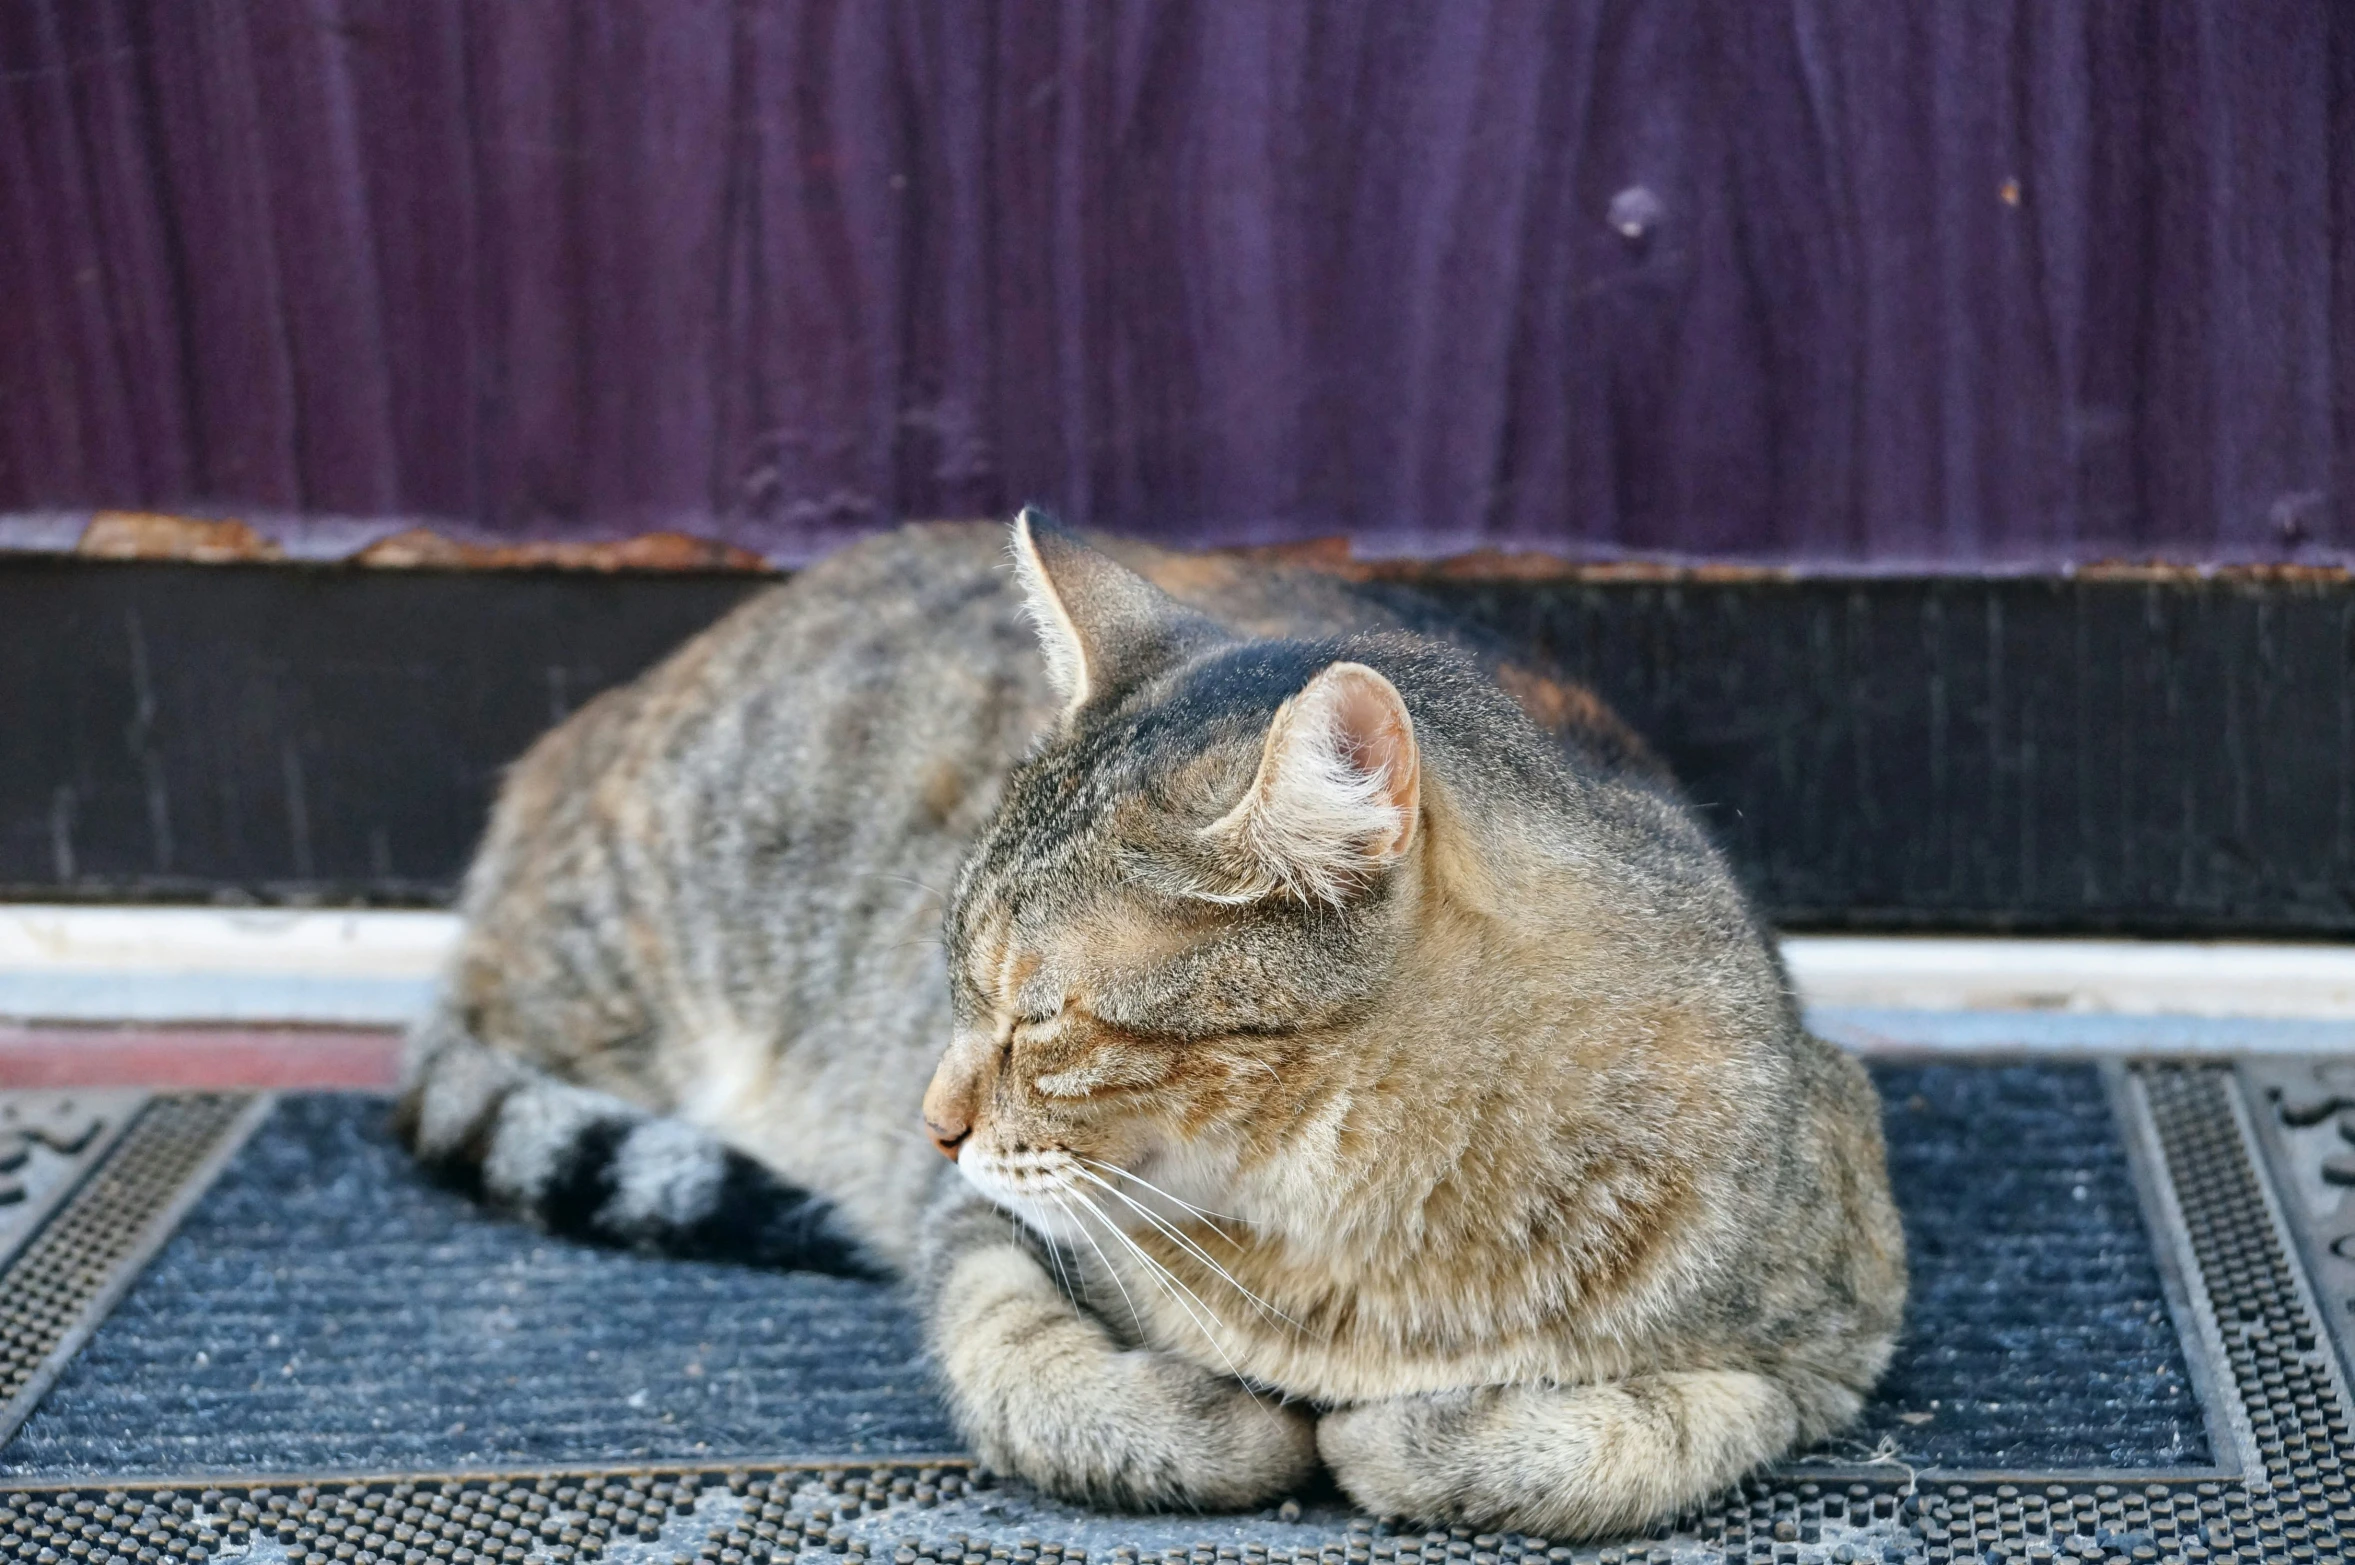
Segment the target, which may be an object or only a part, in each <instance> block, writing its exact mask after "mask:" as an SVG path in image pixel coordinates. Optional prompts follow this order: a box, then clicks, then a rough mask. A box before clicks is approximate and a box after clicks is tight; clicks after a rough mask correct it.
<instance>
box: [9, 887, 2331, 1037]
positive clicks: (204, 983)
mask: <svg viewBox="0 0 2355 1565" xmlns="http://www.w3.org/2000/svg"><path fill="white" fill-rule="evenodd" d="M457 929H458V921H457V919H456V917H455V916H454V915H452V914H448V913H432V912H373V911H370V912H360V911H343V910H332V911H305V910H292V909H266V910H262V909H214V908H153V907H101V906H49V905H38V904H25V903H18V904H0V1017H13V1018H20V1019H37V1020H44V1021H103V1020H127V1021H241V1022H255V1021H285V1022H318V1023H334V1024H340V1025H399V1024H400V1023H403V1022H405V1021H407V1020H408V1019H409V1018H411V1017H412V1016H414V1015H416V1014H417V1013H418V1012H419V1011H420V1010H422V1009H423V1007H424V1006H425V1004H426V1003H427V1002H428V1001H429V1000H430V998H431V995H432V990H433V984H434V980H435V977H436V975H437V974H438V973H439V972H440V970H441V964H442V962H443V960H444V959H445V957H446V956H447V954H448V952H449V949H450V945H451V942H452V941H453V940H454V939H455V938H456V936H457ZM1783 952H1784V956H1785V958H1786V960H1787V961H1788V962H1789V964H1790V970H1791V978H1792V981H1793V983H1794V984H1795V985H1796V986H1797V987H1798V989H1799V992H1800V994H1801V996H1802V998H1803V999H1804V1000H1805V1001H1806V1003H1807V1004H1808V1006H1809V1007H1810V1008H1811V1010H1812V1011H1819V1012H1821V1013H1823V1014H1824V1016H1825V1019H1826V1022H1827V1025H1830V1024H1832V1023H1835V1022H1837V1023H1838V1024H1839V1025H1842V1026H1845V1025H1847V1022H1846V1021H1844V1020H1841V1018H1843V1017H1855V1016H1863V1015H1865V1014H1866V1013H1870V1015H1871V1016H1872V1017H1873V1018H1874V1019H1875V1021H1874V1025H1875V1026H1876V1028H1879V1027H1885V1026H1887V1025H1890V1024H1889V1022H1888V1020H1887V1019H1888V1018H1889V1017H1891V1016H1893V1015H1895V1014H1897V1013H1902V1012H1940V1013H1945V1012H1955V1013H1974V1014H1977V1013H1989V1012H1996V1013H2003V1012H2009V1013H2015V1014H2016V1013H2020V1012H2029V1013H2035V1014H2038V1015H2043V1016H2047V1017H2052V1018H2055V1019H2058V1018H2061V1017H2068V1016H2083V1017H2117V1018H2134V1017H2141V1018H2225V1017H2234V1018H2260V1019H2276V1020H2285V1021H2317V1022H2350V1021H2355V946H2346V945H2263V944H2257V943H2238V942H2225V941H2209V942H2193V941H2132V940H1994V939H1958V938H1933V937H1910V936H1898V937H1887V938H1882V937H1852V936H1823V935H1800V936H1793V937H1791V938H1790V939H1787V940H1785V941H1784V942H1783ZM1934 1030H1937V1031H1940V1032H1942V1033H1943V1032H1951V1031H1952V1030H1953V1028H1952V1026H1951V1025H1948V1026H1944V1027H1941V1028H1938V1029H1934ZM2109 1030H2110V1031H2112V1032H2118V1031H2119V1029H2118V1028H2116V1027H2112V1028H2110V1029H2109ZM2178 1030H2180V1029H2178ZM2139 1031H2147V1029H2136V1028H2126V1029H2125V1030H2124V1031H2123V1032H2120V1036H2121V1037H2124V1036H2127V1035H2128V1034H2136V1033H2138V1032H2139Z"/></svg>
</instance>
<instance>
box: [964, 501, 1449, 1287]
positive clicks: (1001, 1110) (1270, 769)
mask: <svg viewBox="0 0 2355 1565" xmlns="http://www.w3.org/2000/svg"><path fill="white" fill-rule="evenodd" d="M1017 549H1018V553H1017V560H1018V563H1021V564H1022V565H1023V566H1024V574H1025V577H1026V579H1027V584H1028V585H1029V587H1030V590H1031V592H1032V594H1033V600H1034V606H1035V608H1036V612H1037V617H1038V618H1039V619H1040V621H1041V626H1042V635H1043V636H1044V637H1045V638H1047V640H1048V643H1049V662H1050V667H1053V668H1056V669H1057V671H1058V683H1059V685H1060V686H1061V687H1062V689H1063V691H1064V694H1065V696H1066V699H1067V701H1068V702H1069V708H1068V710H1067V712H1066V715H1065V719H1064V723H1063V729H1062V732H1061V733H1060V734H1059V735H1058V736H1057V737H1055V738H1054V739H1053V740H1051V741H1050V742H1049V743H1048V744H1046V745H1045V746H1043V747H1042V749H1041V751H1040V752H1039V753H1038V754H1037V755H1035V756H1034V757H1033V758H1032V759H1031V760H1029V761H1028V762H1026V763H1025V764H1024V765H1023V766H1021V767H1020V768H1018V769H1017V770H1016V771H1015V773H1014V774H1013V776H1012V777H1011V778H1010V779H1009V781H1008V784H1007V792H1006V795H1005V798H1004V801H1003V803H1002V805H1001V807H1000V809H999V811H998V814H997V816H996V817H995V819H994V820H993V822H992V824H991V825H990V826H989V827H988V828H987V829H986V830H985V831H984V833H983V835H982V837H981V840H980V841H979V842H978V843H977V844H976V846H975V848H974V850H973V852H972V854H971V856H970V857H969V859H968V861H967V863H966V865H965V867H964V870H963V871H962V873H961V874H960V876H959V879H958V883H957V886H956V888H955V892H954V894H953V897H952V901H951V905H950V909H949V915H948V919H947V925H946V929H947V946H948V957H949V964H950V984H951V991H952V996H953V1000H954V1014H955V1028H956V1031H955V1036H954V1037H953V1039H952V1040H951V1042H950V1044H949V1047H948V1049H947V1051H946V1053H945V1054H944V1056H943V1058H942V1060H941V1063H940V1066H939V1069H938V1070H937V1072H936V1073H935V1076H934V1079H933V1083H932V1087H931V1090H930V1091H929V1092H928V1093H927V1095H926V1098H925V1117H926V1120H927V1122H928V1125H929V1128H930V1131H931V1133H932V1135H933V1138H934V1140H935V1141H936V1142H937V1143H939V1144H940V1145H941V1147H942V1150H943V1151H945V1152H947V1153H948V1154H949V1155H950V1156H952V1157H954V1158H956V1160H957V1163H958V1167H959V1170H960V1172H961V1173H962V1174H963V1175H964V1177H965V1178H966V1179H967V1180H968V1181H969V1182H970V1183H972V1184H973V1185H974V1186H975V1187H976V1188H977V1189H979V1190H981V1191H982V1192H983V1193H984V1194H986V1195H987V1196H989V1197H990V1198H991V1199H992V1200H993V1201H996V1202H997V1203H998V1204H1000V1205H1001V1206H1003V1207H1005V1208H1006V1209H1008V1210H1009V1211H1012V1212H1014V1213H1015V1214H1016V1215H1018V1216H1020V1217H1022V1218H1023V1219H1025V1220H1026V1221H1028V1222H1030V1223H1031V1224H1033V1225H1034V1226H1035V1227H1037V1228H1039V1229H1041V1230H1042V1231H1044V1232H1047V1233H1050V1234H1052V1235H1054V1236H1056V1237H1058V1238H1061V1239H1065V1240H1067V1241H1069V1242H1073V1243H1085V1242H1116V1241H1114V1240H1112V1239H1111V1236H1110V1235H1108V1234H1107V1233H1106V1231H1105V1229H1106V1227H1107V1225H1109V1226H1111V1227H1115V1228H1120V1229H1133V1228H1135V1227H1137V1226H1138V1225H1139V1224H1140V1223H1143V1222H1146V1221H1149V1219H1147V1218H1146V1217H1145V1216H1144V1215H1143V1213H1142V1211H1140V1210H1139V1208H1149V1209H1151V1210H1152V1211H1154V1212H1155V1213H1156V1214H1157V1215H1160V1216H1162V1217H1165V1218H1168V1217H1177V1216H1179V1215H1180V1210H1179V1208H1178V1207H1176V1206H1174V1205H1173V1204H1172V1202H1171V1199H1170V1198H1171V1197H1174V1198H1175V1200H1176V1201H1178V1202H1192V1203H1195V1204H1201V1205H1207V1204H1211V1203H1213V1202H1215V1201H1217V1200H1219V1199H1221V1197H1222V1194H1223V1189H1224V1186H1225V1183H1226V1179H1227V1176H1228V1175H1229V1174H1231V1173H1232V1171H1233V1169H1234V1168H1235V1166H1236V1165H1237V1163H1238V1162H1239V1161H1240V1160H1243V1159H1246V1158H1258V1159H1265V1158H1266V1157H1268V1156H1269V1155H1271V1152H1274V1151H1277V1150H1280V1148H1281V1145H1282V1139H1283V1132H1284V1129H1285V1127H1286V1125H1287V1123H1288V1122H1290V1121H1291V1120H1293V1119H1295V1118H1296V1117H1297V1116H1298V1115H1299V1114H1300V1113H1301V1112H1302V1107H1303V1103H1304V1102H1305V1101H1308V1100H1311V1099H1313V1097H1314V1096H1315V1094H1316V1091H1317V1084H1316V1076H1317V1073H1318V1071H1319V1069H1320V1063H1321V1061H1322V1060H1323V1059H1324V1057H1325V1056H1326V1055H1327V1053H1328V1052H1329V1051H1331V1050H1333V1049H1334V1048H1336V1047H1340V1046H1343V1040H1344V1039H1345V1036H1346V1033H1347V1031H1348V1029H1349V1026H1350V1024H1351V1022H1352V1021H1353V1019H1354V1018H1355V1017H1357V1016H1358V1015H1360V1014H1362V1012H1363V1011H1364V1010H1365V1008H1366V1007H1367V1006H1368V1005H1369V1003H1371V1002H1372V1001H1373V1000H1374V998H1375V997H1376V996H1377V995H1378V994H1379V992H1380V991H1381V988H1382V986H1383V984H1384V983H1385V982H1386V980H1387V979H1388V977H1389V976H1390V973H1391V971H1392V968H1393V966H1394V964H1395V961H1396V958H1397V953H1398V949H1399V946H1400V943H1401V941H1402V940H1403V939H1405V938H1407V935H1408V920H1409V917H1410V911H1409V904H1410V903H1411V900H1412V899H1411V897H1409V896H1407V895H1406V894H1405V891H1406V888H1408V887H1409V886H1410V885H1411V882H1412V873H1411V871H1412V861H1413V857H1414V853H1415V849H1416V847H1417V844H1418V830H1417V822H1418V819H1419V813H1420V812H1419V802H1418V801H1419V788H1420V759H1419V756H1418V754H1417V751H1416V748H1415V739H1414V733H1413V727H1412V724H1411V722H1410V721H1409V719H1408V717H1407V714H1406V710H1405V706H1404V703H1403V702H1402V701H1401V699H1400V698H1399V695H1398V693H1397V691H1396V690H1395V689H1394V688H1393V687H1392V686H1391V685H1390V683H1389V682H1388V681H1387V680H1385V679H1384V678H1383V677H1382V676H1381V675H1380V674H1378V673H1376V672H1375V671H1373V670H1372V669H1370V668H1367V667H1365V666H1363V665H1362V664H1356V663H1350V662H1334V661H1333V660H1332V659H1331V658H1330V656H1324V657H1321V658H1320V657H1319V656H1318V654H1317V652H1316V649H1314V648H1311V647H1304V646H1300V645H1296V644H1281V643H1256V644H1242V643H1234V642H1230V641H1226V640H1224V639H1223V638H1220V637H1218V636H1216V635H1214V634H1213V633H1211V632H1210V631H1209V630H1208V629H1207V628H1206V627H1203V626H1202V625H1200V624H1199V623H1198V622H1193V621H1190V620H1184V619H1179V620H1178V621H1177V623H1175V624H1174V625H1173V624H1172V623H1171V620H1172V618H1173V617H1176V616H1182V615H1183V611H1182V610H1179V609H1177V608H1176V606H1175V605H1173V604H1169V603H1168V601H1167V600H1166V599H1161V598H1160V597H1159V595H1158V594H1157V593H1153V591H1152V589H1151V588H1149V587H1145V586H1144V584H1143V583H1142V582H1140V581H1139V580H1138V579H1137V578H1135V577H1133V576H1129V575H1128V573H1126V572H1125V571H1122V570H1121V568H1120V567H1118V566H1116V565H1114V564H1112V562H1110V561H1108V560H1106V559H1104V558H1103V557H1102V556H1100V555H1097V554H1095V553H1093V552H1092V551H1088V550H1086V549H1085V546H1084V545H1081V544H1079V543H1077V542H1076V540H1069V539H1067V538H1063V537H1059V536H1056V535H1053V534H1047V533H1045V532H1044V530H1043V529H1041V530H1040V531H1039V532H1037V533H1033V532H1032V531H1031V530H1030V529H1027V528H1024V529H1021V530H1020V531H1018V535H1017ZM1140 589H1141V590H1140ZM1041 594H1048V595H1050V597H1049V600H1048V601H1047V602H1045V603H1039V602H1038V598H1039V595H1041ZM1107 603H1110V604H1112V606H1113V609H1114V610H1115V612H1114V613H1110V614H1107V613H1105V612H1104V606H1105V605H1106V604H1107ZM1058 635H1061V636H1062V637H1064V638H1065V644H1063V645H1061V646H1058V645H1057V644H1056V640H1055V638H1056V637H1057V636H1058ZM1140 644H1142V645H1144V646H1146V647H1147V648H1148V649H1149V650H1148V651H1147V652H1145V653H1142V654H1140V653H1139V652H1138V648H1139V646H1140ZM1124 653H1126V654H1128V657H1127V661H1124V660H1123V655H1124ZM1059 659H1060V661H1058V660H1059Z"/></svg>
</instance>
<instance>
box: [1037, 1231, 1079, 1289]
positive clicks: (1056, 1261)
mask: <svg viewBox="0 0 2355 1565" xmlns="http://www.w3.org/2000/svg"><path fill="white" fill-rule="evenodd" d="M1039 1238H1040V1239H1042V1240H1044V1241H1045V1243H1046V1246H1047V1260H1048V1261H1049V1262H1050V1263H1051V1264H1052V1265H1053V1266H1054V1268H1055V1278H1056V1280H1057V1281H1058V1282H1060V1283H1062V1284H1063V1292H1064V1294H1065V1295H1066V1296H1067V1297H1070V1298H1074V1299H1076V1298H1078V1297H1079V1290H1078V1289H1077V1288H1074V1287H1073V1286H1072V1285H1071V1273H1070V1271H1069V1269H1067V1268H1066V1267H1065V1266H1064V1264H1063V1246H1061V1245H1060V1244H1058V1243H1056V1242H1055V1236H1054V1235H1053V1234H1050V1233H1045V1232H1040V1233H1039Z"/></svg>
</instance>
